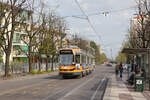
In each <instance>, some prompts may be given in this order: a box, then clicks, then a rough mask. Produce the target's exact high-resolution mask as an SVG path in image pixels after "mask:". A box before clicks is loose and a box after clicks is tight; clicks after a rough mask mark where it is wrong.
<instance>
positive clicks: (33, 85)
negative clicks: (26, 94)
mask: <svg viewBox="0 0 150 100" xmlns="http://www.w3.org/2000/svg"><path fill="white" fill-rule="evenodd" d="M53 81H54V80H53ZM53 81H45V82H41V83H36V84H32V85H27V86H24V87H21V88H17V89H10V90H6V91H4V92H2V93H0V96H2V95H5V94H8V93H13V92H17V91H20V90H24V89H27V88H32V87H35V86H39V85H42V84H45V83H49V82H53Z"/></svg>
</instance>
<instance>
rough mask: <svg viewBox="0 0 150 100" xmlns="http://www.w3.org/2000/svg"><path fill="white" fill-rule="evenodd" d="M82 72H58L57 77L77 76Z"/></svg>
mask: <svg viewBox="0 0 150 100" xmlns="http://www.w3.org/2000/svg"><path fill="white" fill-rule="evenodd" d="M81 74H82V72H59V75H63V76H79V75H81Z"/></svg>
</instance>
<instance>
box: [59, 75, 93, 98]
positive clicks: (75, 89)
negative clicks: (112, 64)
mask: <svg viewBox="0 0 150 100" xmlns="http://www.w3.org/2000/svg"><path fill="white" fill-rule="evenodd" d="M94 78H95V77H93V78H91V79H89V80H87V81H85V82H84V83H83V84H81V85H79V86H78V87H75V88H74V89H72V90H71V91H69V92H68V93H67V94H66V95H65V96H63V97H62V98H61V99H59V100H63V99H64V98H65V97H68V96H70V95H71V94H73V93H74V92H75V91H77V90H78V89H79V88H81V87H82V86H84V85H85V84H87V83H88V82H89V81H91V80H93V79H94Z"/></svg>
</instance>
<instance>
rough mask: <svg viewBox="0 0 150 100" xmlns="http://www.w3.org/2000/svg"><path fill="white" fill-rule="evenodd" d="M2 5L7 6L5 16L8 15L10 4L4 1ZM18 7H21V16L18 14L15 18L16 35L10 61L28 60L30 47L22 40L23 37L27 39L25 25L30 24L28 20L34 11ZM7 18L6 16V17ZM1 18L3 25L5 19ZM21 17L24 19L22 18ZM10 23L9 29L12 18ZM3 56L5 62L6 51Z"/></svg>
mask: <svg viewBox="0 0 150 100" xmlns="http://www.w3.org/2000/svg"><path fill="white" fill-rule="evenodd" d="M0 4H1V5H3V7H5V9H3V10H5V15H4V16H8V15H9V12H10V9H9V8H10V5H8V4H7V3H4V2H0ZM16 9H20V14H19V16H17V18H16V19H15V22H16V25H15V32H14V37H13V43H12V49H11V54H10V62H12V61H15V60H18V61H22V62H27V56H26V53H27V51H28V47H27V45H26V44H25V43H24V42H23V41H22V40H21V38H23V39H27V38H26V35H27V33H26V30H25V28H24V27H23V26H24V25H28V22H29V21H30V16H31V14H32V13H33V12H32V11H29V10H25V9H22V8H16ZM4 18H5V17H4ZM4 18H1V21H0V23H1V25H3V24H4V23H5V21H6V20H5V19H4ZM21 18H22V19H23V20H21ZM9 21H10V22H9V24H10V25H8V29H11V27H12V26H11V20H9ZM1 55H2V58H3V62H5V56H6V55H5V53H2V54H1Z"/></svg>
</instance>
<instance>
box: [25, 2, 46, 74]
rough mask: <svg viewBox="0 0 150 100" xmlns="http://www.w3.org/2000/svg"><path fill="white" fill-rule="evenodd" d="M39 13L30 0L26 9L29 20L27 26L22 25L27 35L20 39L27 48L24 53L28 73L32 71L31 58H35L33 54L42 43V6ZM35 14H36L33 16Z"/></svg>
mask: <svg viewBox="0 0 150 100" xmlns="http://www.w3.org/2000/svg"><path fill="white" fill-rule="evenodd" d="M39 8H40V9H39V11H38V12H37V11H36V10H35V1H34V0H32V1H30V3H29V7H28V9H29V10H30V11H32V12H34V14H33V13H32V14H31V15H30V20H29V21H28V24H24V26H23V27H24V29H25V30H26V33H27V35H26V36H25V37H22V41H23V42H24V43H25V44H26V45H27V46H28V52H27V53H26V55H27V57H28V61H29V62H28V63H29V72H30V73H31V71H32V58H33V57H34V56H35V53H37V52H38V47H39V44H40V42H41V41H42V38H41V37H42V36H43V35H42V33H43V26H44V25H43V24H45V23H44V22H43V20H42V17H43V16H44V14H43V9H44V7H43V6H40V7H39ZM35 13H36V14H35Z"/></svg>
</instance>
